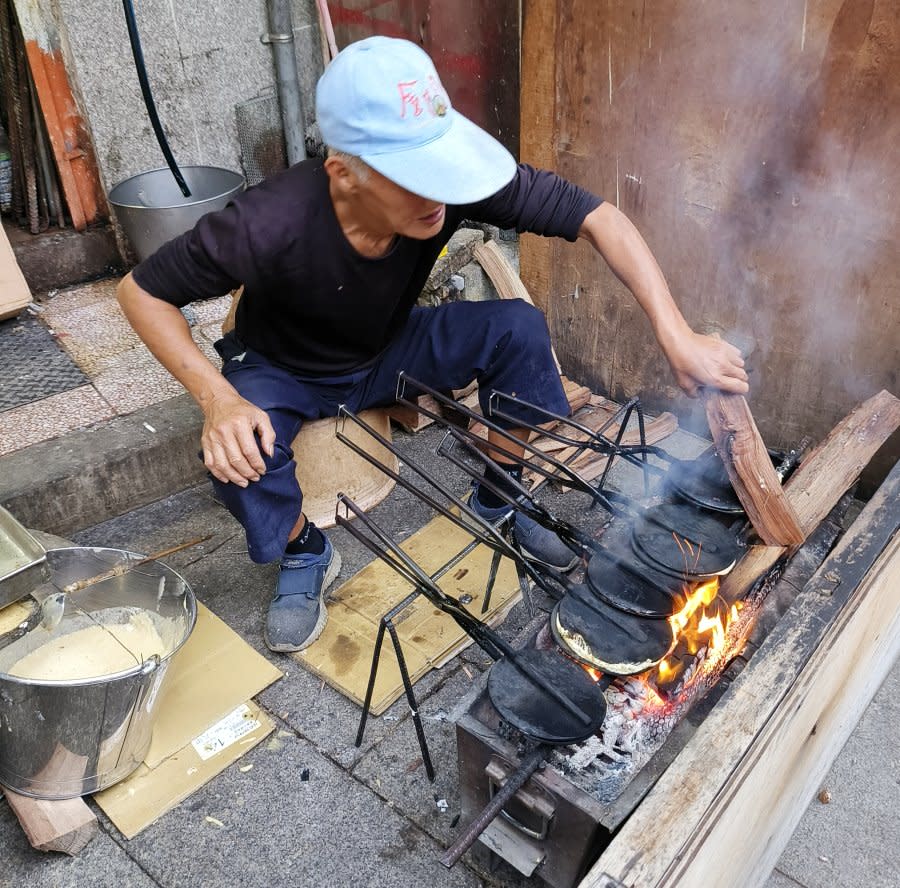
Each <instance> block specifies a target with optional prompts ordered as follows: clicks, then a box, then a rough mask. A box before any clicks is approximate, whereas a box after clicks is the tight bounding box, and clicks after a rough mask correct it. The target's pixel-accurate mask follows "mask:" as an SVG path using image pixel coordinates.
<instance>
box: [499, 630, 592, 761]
mask: <svg viewBox="0 0 900 888" xmlns="http://www.w3.org/2000/svg"><path fill="white" fill-rule="evenodd" d="M516 657H517V658H518V659H519V660H520V661H521V662H523V663H524V664H525V665H526V666H527V667H528V668H529V669H531V670H533V671H534V672H536V673H538V674H539V675H540V676H541V677H542V678H543V679H544V680H545V681H546V682H547V684H548V685H550V686H551V687H553V688H555V689H556V690H557V691H560V692H561V693H562V694H564V695H565V696H566V697H567V698H568V699H569V700H570V701H571V702H572V703H574V704H575V705H576V706H577V707H578V708H579V709H580V710H581V711H582V712H583V713H584V715H585V717H586V719H581V718H578V717H577V716H576V715H575V714H574V713H572V712H570V711H569V710H568V709H566V708H565V707H564V706H563V705H562V704H561V703H560V702H559V701H558V700H556V699H555V698H554V697H553V696H552V695H551V694H548V693H547V691H545V690H544V689H543V688H541V687H540V685H539V684H537V683H535V682H534V681H532V680H531V679H529V678H528V677H527V676H525V675H524V674H523V673H522V671H521V670H520V669H519V668H518V667H517V666H516V665H515V664H514V663H512V662H511V661H510V660H509V659H508V658H507V657H503V658H502V659H500V660H498V661H497V662H496V663H494V665H493V666H492V667H491V671H490V674H489V675H488V694H490V698H491V702H492V703H493V704H494V706H495V707H496V709H497V711H498V712H499V713H500V715H501V716H502V717H503V718H504V719H505V720H506V721H508V722H509V723H510V724H511V725H512V726H513V727H515V728H517V729H518V730H520V731H521V732H522V733H523V734H525V735H526V736H527V737H531V738H533V739H535V740H540V741H542V742H543V743H554V744H561V743H580V742H581V741H582V740H586V739H587V738H588V737H590V736H591V735H592V734H596V733H597V731H599V730H600V728H601V726H602V725H603V719H604V718H606V698H605V697H604V696H603V689H604V685H602V684H598V683H597V682H596V681H594V679H593V678H591V676H590V675H588V673H587V672H585V670H584V669H582V668H581V666H579V665H578V664H577V663H575V662H573V661H572V660H570V659H569V658H568V657H566V656H564V655H563V654H562V653H561V652H560V651H559V650H556V649H553V650H548V651H539V650H535V649H534V648H528V649H526V650H521V651H516Z"/></svg>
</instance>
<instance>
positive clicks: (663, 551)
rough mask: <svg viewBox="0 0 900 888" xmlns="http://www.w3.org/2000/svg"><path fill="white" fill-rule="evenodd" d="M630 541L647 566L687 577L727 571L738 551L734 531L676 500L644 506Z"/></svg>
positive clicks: (700, 578)
mask: <svg viewBox="0 0 900 888" xmlns="http://www.w3.org/2000/svg"><path fill="white" fill-rule="evenodd" d="M631 544H632V546H633V547H634V551H635V552H636V553H637V555H638V556H639V557H640V558H641V559H643V560H644V561H646V562H647V564H649V565H650V566H651V567H654V568H656V569H657V570H661V571H662V572H663V573H667V574H669V575H670V576H673V577H680V578H683V579H691V580H693V579H696V580H704V579H710V578H712V577H715V576H721V575H722V574H726V573H728V571H730V570H731V568H732V567H734V563H735V561H737V558H738V555H739V554H740V545H739V543H738V541H737V537H736V536H735V534H734V533H732V532H731V531H729V530H728V529H727V528H726V527H724V526H723V525H722V524H721V523H720V522H719V521H718V520H716V518H715V517H713V516H712V515H709V514H705V513H703V512H701V511H699V510H698V509H696V508H695V507H694V506H690V505H686V504H680V503H663V504H662V505H658V506H651V507H650V508H648V509H645V510H644V512H643V514H642V515H641V516H640V517H639V518H638V519H637V520H636V521H635V522H634V526H633V527H632V533H631Z"/></svg>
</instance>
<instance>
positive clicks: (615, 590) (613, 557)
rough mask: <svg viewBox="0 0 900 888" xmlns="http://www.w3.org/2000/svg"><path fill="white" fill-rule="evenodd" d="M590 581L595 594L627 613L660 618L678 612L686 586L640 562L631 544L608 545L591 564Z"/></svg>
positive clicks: (589, 567)
mask: <svg viewBox="0 0 900 888" xmlns="http://www.w3.org/2000/svg"><path fill="white" fill-rule="evenodd" d="M586 578H587V584H588V586H589V587H590V589H591V591H592V592H593V593H594V594H595V595H597V596H598V597H599V598H602V599H603V601H605V602H606V603H607V604H611V605H612V606H613V607H615V608H617V609H618V610H620V611H624V612H625V613H627V614H634V615H635V616H638V617H652V618H655V619H660V618H665V617H670V616H672V614H673V613H675V611H676V610H678V606H679V605H678V601H679V595H680V593H681V587H682V585H683V583H682V582H679V581H678V580H676V579H675V578H673V577H671V576H670V575H669V574H667V573H664V572H662V571H658V570H656V569H654V568H653V567H651V566H650V565H649V564H647V563H646V561H643V560H641V559H639V558H638V557H637V555H636V554H635V553H634V551H633V550H632V549H631V547H630V546H628V545H627V544H624V545H623V544H622V543H620V544H619V545H618V546H617V545H615V543H613V544H609V543H606V544H604V547H603V551H602V552H600V553H596V554H594V555H593V556H592V557H591V560H590V561H589V562H588V566H587V572H586Z"/></svg>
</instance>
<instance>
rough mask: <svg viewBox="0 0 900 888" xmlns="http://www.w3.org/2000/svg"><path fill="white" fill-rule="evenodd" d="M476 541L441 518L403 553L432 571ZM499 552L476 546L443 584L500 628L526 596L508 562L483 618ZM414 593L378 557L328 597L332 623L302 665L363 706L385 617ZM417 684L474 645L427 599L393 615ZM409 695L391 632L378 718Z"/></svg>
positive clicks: (376, 701) (377, 694) (375, 702)
mask: <svg viewBox="0 0 900 888" xmlns="http://www.w3.org/2000/svg"><path fill="white" fill-rule="evenodd" d="M471 540H472V536H471V534H469V533H467V532H466V531H464V530H462V529H460V528H458V527H457V526H456V525H455V524H453V522H451V521H449V520H448V519H446V518H444V517H443V516H438V517H437V518H434V519H433V520H432V521H430V522H429V523H428V524H426V525H425V527H423V528H422V529H421V530H419V531H418V532H417V533H415V534H413V535H412V536H411V537H409V539H407V540H406V541H405V542H404V543H402V544H401V548H402V549H404V551H406V552H408V553H409V555H410V556H411V557H412V558H413V559H414V560H415V561H416V562H417V563H418V564H419V565H420V566H421V567H422V568H424V569H425V570H426V571H427V572H428V573H433V572H435V571H437V570H438V569H439V568H440V567H441V566H442V565H444V564H445V563H446V562H447V561H449V560H450V559H451V558H452V557H453V556H454V555H456V553H458V552H459V551H460V550H462V549H463V548H464V547H465V546H466V545H467V544H468V543H470V542H471ZM492 556H493V551H492V550H490V549H488V548H487V547H486V546H477V547H476V548H475V549H474V550H473V551H472V552H470V553H469V554H468V555H467V556H466V557H465V558H464V559H463V560H462V561H461V562H460V563H459V564H458V565H456V566H455V567H453V568H451V569H450V571H448V572H447V574H445V576H444V577H442V578H441V579H440V580H439V581H438V585H439V586H440V587H441V588H442V589H443V590H444V591H445V592H447V593H448V594H449V595H453V596H454V597H456V598H460V599H462V600H464V601H465V600H466V598H467V597H468V598H470V601H469V602H468V603H467V604H466V607H467V608H468V609H469V611H470V612H471V613H472V614H474V615H476V616H477V617H478V618H479V619H481V620H483V621H485V622H487V623H489V624H491V625H496V624H497V623H499V622H501V621H502V620H503V619H504V618H505V617H506V615H507V614H508V613H509V611H510V609H511V608H512V607H513V605H515V604H516V602H517V601H519V599H520V598H521V595H522V593H521V590H520V589H519V581H518V577H517V575H516V568H515V565H514V563H513V562H512V561H511V560H510V559H508V558H503V559H501V561H500V567H499V570H498V571H497V580H496V583H495V585H494V590H493V592H492V594H491V607H490V609H489V610H488V612H487V614H482V613H481V602H482V600H483V598H484V589H485V584H486V583H487V578H488V573H489V570H490V564H491V558H492ZM411 591H412V589H411V587H410V585H409V584H408V583H407V582H406V581H405V580H403V579H402V578H401V577H400V576H399V575H398V574H397V573H396V572H395V571H394V570H392V569H391V568H390V567H388V565H386V564H385V563H384V562H382V561H381V560H377V559H376V560H375V561H373V562H372V563H371V564H368V565H367V566H366V567H364V568H363V569H362V570H361V571H360V572H359V573H358V574H356V576H354V577H351V579H349V580H348V581H347V582H346V583H344V584H343V585H342V586H341V587H340V588H338V589H337V590H336V591H335V592H333V593H332V594H331V596H330V601H329V604H328V623H327V625H326V626H325V631H324V632H323V633H322V635H321V636H320V637H319V638H318V640H317V641H316V642H315V643H314V644H312V645H310V646H309V647H308V648H307V649H306V650H305V651H301V652H300V653H298V654H295V655H294V656H295V657H296V659H297V660H299V661H300V662H301V663H303V664H304V665H305V666H307V667H308V668H309V669H311V670H312V671H313V672H315V673H316V675H319V676H321V677H322V678H323V679H324V680H325V681H326V682H328V684H330V685H331V686H332V687H333V688H335V689H336V690H338V691H340V692H341V693H342V694H345V695H346V696H347V697H349V698H350V699H351V700H353V701H355V702H356V703H359V704H360V705H362V703H363V701H364V699H365V694H366V686H367V684H368V680H369V670H370V669H371V665H372V654H373V652H374V649H375V639H376V636H377V634H378V625H379V622H380V620H381V617H382V616H383V615H384V614H385V613H386V612H387V611H389V610H390V609H391V608H392V607H393V606H394V605H396V604H398V603H399V602H400V601H402V600H403V599H404V598H405V597H406V596H407V595H409V593H410V592H411ZM394 625H395V626H396V628H397V635H398V637H399V639H400V644H401V647H402V649H403V656H404V659H405V661H406V666H407V669H408V670H409V674H410V678H411V680H412V681H414V682H415V681H417V680H418V679H419V678H421V677H422V676H423V675H425V673H426V672H428V671H429V670H430V669H436V668H440V667H441V666H442V665H443V664H444V663H446V662H447V661H448V660H449V659H451V658H452V657H453V656H455V655H456V654H458V653H459V652H460V651H462V650H463V649H465V648H466V647H467V646H468V645H469V644H471V643H472V641H471V639H470V638H469V636H468V635H466V633H465V632H464V631H463V630H462V629H461V628H460V627H459V626H458V625H457V624H456V622H455V621H454V620H453V619H452V618H451V617H449V616H447V615H446V614H444V613H442V612H441V611H439V610H438V609H437V608H435V607H434V606H433V605H432V604H431V603H430V602H429V601H428V599H426V598H424V597H422V596H418V597H417V598H416V599H415V600H414V601H413V602H412V603H411V604H410V605H409V606H408V607H407V608H406V609H404V610H403V611H402V612H401V613H400V614H398V615H397V616H396V617H395V618H394ZM402 693H403V682H402V679H401V676H400V668H399V666H398V665H397V659H396V656H395V654H394V647H393V644H392V643H391V639H390V636H389V635H388V634H387V633H385V638H384V642H383V645H382V649H381V658H380V663H379V667H378V675H377V678H376V681H375V688H374V692H373V695H372V713H373V714H374V715H380V714H381V713H382V712H384V711H385V710H386V709H387V708H388V707H389V706H390V705H391V704H392V703H393V702H394V701H395V700H397V699H398V698H399V697H400V695H401V694H402Z"/></svg>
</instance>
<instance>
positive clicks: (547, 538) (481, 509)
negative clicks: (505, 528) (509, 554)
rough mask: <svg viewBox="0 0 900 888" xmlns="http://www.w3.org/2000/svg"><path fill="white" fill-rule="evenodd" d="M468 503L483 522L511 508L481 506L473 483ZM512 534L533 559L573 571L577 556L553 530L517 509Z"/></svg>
mask: <svg viewBox="0 0 900 888" xmlns="http://www.w3.org/2000/svg"><path fill="white" fill-rule="evenodd" d="M469 505H470V506H471V507H472V510H473V511H474V512H476V513H477V514H478V515H480V516H481V517H482V518H484V519H485V521H496V520H498V519H499V518H502V517H503V516H504V515H505V514H506V513H507V512H509V510H510V507H509V506H507V505H502V506H499V507H497V508H496V509H491V508H488V507H487V506H485V505H482V503H481V501H480V500H479V499H478V485H476V486H475V490H474V491H473V493H472V496H471V498H470V499H469ZM513 534H514V535H515V538H516V542H517V543H518V544H519V546H520V547H521V548H522V551H523V552H524V553H525V554H526V555H528V556H530V557H531V558H533V559H534V560H535V561H540V562H541V563H542V564H546V565H547V566H548V567H552V568H555V569H556V570H559V571H562V572H563V573H566V572H568V571H570V570H572V568H573V567H575V565H576V564H578V560H579V556H578V555H577V554H576V553H575V552H573V551H572V550H571V549H570V548H569V547H568V546H567V545H566V544H565V543H564V542H563V541H562V540H561V539H560V538H559V537H558V536H557V535H556V534H555V533H554V532H553V531H552V530H547V528H546V527H543V526H542V525H540V524H538V523H537V521H535V520H534V519H533V518H529V517H528V516H527V515H524V514H523V513H522V512H519V511H517V512H516V513H515V524H514V526H513Z"/></svg>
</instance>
